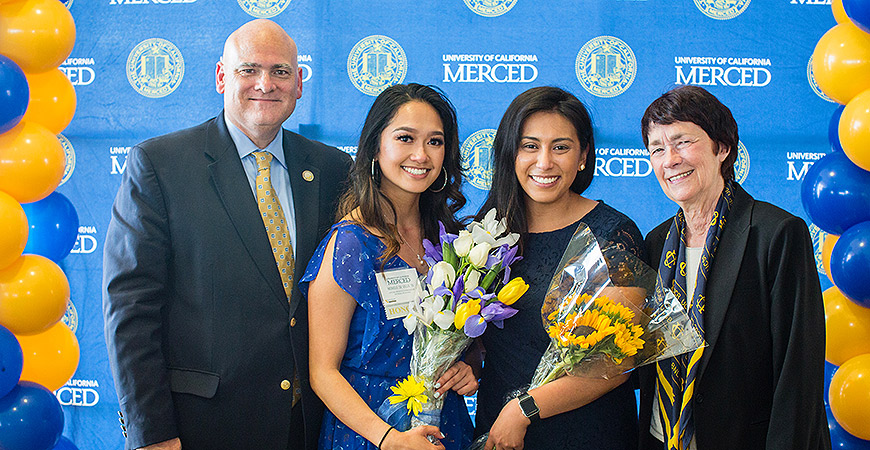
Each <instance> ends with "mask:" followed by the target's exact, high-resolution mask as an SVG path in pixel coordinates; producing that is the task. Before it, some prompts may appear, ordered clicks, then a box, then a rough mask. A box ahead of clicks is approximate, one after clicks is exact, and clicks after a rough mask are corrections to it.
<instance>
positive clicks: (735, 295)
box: [639, 183, 831, 450]
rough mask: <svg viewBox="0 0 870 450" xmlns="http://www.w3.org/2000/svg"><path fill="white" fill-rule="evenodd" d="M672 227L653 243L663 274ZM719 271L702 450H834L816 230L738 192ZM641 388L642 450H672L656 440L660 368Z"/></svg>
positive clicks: (706, 362) (712, 286) (709, 315)
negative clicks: (653, 425) (825, 391)
mask: <svg viewBox="0 0 870 450" xmlns="http://www.w3.org/2000/svg"><path fill="white" fill-rule="evenodd" d="M672 220H673V219H668V220H667V221H665V222H664V223H662V224H661V225H659V226H658V227H656V228H655V229H653V230H652V231H651V232H650V233H649V234H648V235H647V237H646V244H647V251H648V254H649V255H650V260H651V261H652V262H653V265H654V267H657V266H658V264H659V259H660V258H661V254H662V246H663V245H664V240H665V235H666V234H667V231H668V228H669V227H670V224H671V221H672ZM712 264H713V266H712V268H711V272H710V276H709V279H708V282H707V292H706V306H705V311H704V323H705V325H704V327H705V334H706V336H705V337H706V341H707V343H708V344H709V346H708V347H707V348H706V349H705V350H704V354H703V356H702V357H701V361H700V366H699V368H698V375H697V378H696V380H695V394H694V397H695V406H694V415H693V417H694V421H695V438H696V440H697V444H698V448H699V449H702V450H725V449H729V450H750V449H753V450H754V449H782V450H799V449H807V450H809V449H813V450H815V449H830V448H831V439H830V437H829V434H828V428H827V420H826V417H825V407H824V403H823V398H822V395H823V388H824V356H825V317H824V309H823V303H822V294H821V288H820V287H819V277H818V272H817V271H816V263H815V259H814V256H813V244H812V240H811V239H810V235H809V232H808V231H807V226H806V224H805V223H804V222H803V220H801V219H799V218H797V217H795V216H793V215H791V214H789V213H788V212H786V211H783V210H781V209H779V208H777V207H776V206H773V205H771V204H769V203H765V202H760V201H756V200H754V199H753V198H752V197H751V196H750V195H749V194H747V193H746V191H744V190H743V188H741V187H740V185H738V184H736V183H735V184H734V204H733V206H732V208H731V211H730V213H729V215H728V217H727V223H726V225H725V228H724V229H723V234H722V238H721V240H720V242H719V246H718V248H717V250H716V255H715V256H714V257H713V263H712ZM639 379H640V383H641V404H640V434H641V436H640V448H641V449H662V448H664V446H663V444H662V443H661V442H659V441H658V440H657V439H655V438H653V437H652V435H650V434H649V427H650V419H651V411H652V402H653V395H654V392H655V391H654V390H655V365H650V366H646V367H643V368H642V369H641V370H639ZM656 411H658V409H656Z"/></svg>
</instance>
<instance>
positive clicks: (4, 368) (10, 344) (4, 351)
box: [0, 325, 24, 397]
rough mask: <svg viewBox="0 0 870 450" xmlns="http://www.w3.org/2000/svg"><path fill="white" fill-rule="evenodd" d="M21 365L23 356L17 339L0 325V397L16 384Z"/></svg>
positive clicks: (19, 375)
mask: <svg viewBox="0 0 870 450" xmlns="http://www.w3.org/2000/svg"><path fill="white" fill-rule="evenodd" d="M23 364H24V354H23V353H22V352H21V345H20V344H19V343H18V339H16V338H15V335H14V334H12V332H11V331H9V330H7V329H6V327H4V326H2V325H0V397H3V396H4V395H6V394H8V393H9V392H10V391H11V390H12V389H14V388H15V385H17V384H18V379H19V378H21V367H22V365H23Z"/></svg>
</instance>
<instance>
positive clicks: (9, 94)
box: [0, 55, 30, 134]
mask: <svg viewBox="0 0 870 450" xmlns="http://www.w3.org/2000/svg"><path fill="white" fill-rule="evenodd" d="M29 101H30V88H29V87H28V86H27V78H26V77H25V76H24V71H23V70H21V68H20V67H18V64H15V61H12V60H11V59H9V58H7V57H6V56H3V55H0V134H2V133H5V132H7V131H9V130H11V129H12V128H13V127H14V126H15V125H18V122H21V118H22V117H24V111H26V110H27V103H28V102H29Z"/></svg>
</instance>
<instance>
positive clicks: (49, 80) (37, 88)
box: [21, 69, 76, 134]
mask: <svg viewBox="0 0 870 450" xmlns="http://www.w3.org/2000/svg"><path fill="white" fill-rule="evenodd" d="M25 75H26V76H27V85H28V86H29V87H30V102H29V103H27V111H26V112H25V113H24V118H22V119H21V120H23V121H26V122H33V123H38V124H40V125H42V126H44V127H45V128H48V131H51V132H52V133H54V134H60V132H61V131H63V129H64V128H66V126H67V125H69V123H70V121H71V120H72V118H73V114H74V113H75V111H76V90H75V88H74V87H73V85H72V83H71V82H70V81H69V78H67V77H66V75H64V73H63V72H61V71H60V69H53V70H49V71H48V72H42V73H35V74H31V73H28V74H25Z"/></svg>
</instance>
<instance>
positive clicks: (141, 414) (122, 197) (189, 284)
mask: <svg viewBox="0 0 870 450" xmlns="http://www.w3.org/2000/svg"><path fill="white" fill-rule="evenodd" d="M283 145H284V154H285V156H286V162H287V168H288V171H289V175H290V185H291V188H292V191H293V204H294V207H295V210H296V240H295V245H296V268H295V274H294V280H298V279H299V278H300V277H301V276H302V274H303V273H304V271H305V266H306V265H307V264H308V260H309V259H310V258H311V255H312V253H313V252H314V249H315V248H316V245H317V243H318V242H319V240H320V239H321V238H322V237H323V235H324V234H325V233H326V231H327V230H328V229H329V227H330V225H332V223H333V221H334V216H335V210H336V201H337V197H338V196H339V193H340V192H341V189H342V188H343V184H344V181H345V179H346V177H347V173H348V170H349V167H350V163H351V161H350V157H348V156H347V155H346V154H345V153H343V152H341V151H339V150H337V149H335V148H333V147H328V146H326V145H323V144H321V143H318V142H314V141H310V140H308V139H306V138H304V137H302V136H300V135H298V134H295V133H291V132H289V131H287V130H284V140H283ZM303 171H310V172H311V174H313V175H314V177H313V180H310V181H308V180H305V179H303ZM306 178H310V176H309V177H306ZM103 284H104V287H105V288H104V299H103V312H104V317H105V333H106V343H107V346H108V351H109V362H110V365H111V368H112V372H113V375H114V379H115V387H116V390H117V392H118V399H119V402H120V404H121V411H122V412H123V414H124V419H125V421H126V426H127V434H128V438H127V443H126V447H127V448H128V449H129V448H136V447H140V446H144V445H148V444H153V443H156V442H160V441H163V440H166V439H171V438H174V437H176V436H179V437H180V438H181V441H182V444H183V446H184V448H185V449H224V448H225V449H238V448H256V449H286V448H288V441H289V432H290V428H291V427H290V411H291V408H290V405H291V401H292V389H284V388H282V382H283V381H284V380H288V381H291V382H292V380H293V374H294V370H295V371H298V372H299V375H300V377H301V378H302V387H303V397H302V409H303V411H304V413H303V417H304V429H305V441H306V448H307V449H315V448H316V445H317V438H318V433H319V429H320V422H321V420H322V411H323V405H322V403H321V402H320V400H319V399H318V398H317V396H316V395H315V394H314V393H313V391H312V390H311V388H310V385H309V384H308V321H307V317H308V311H307V304H306V303H305V300H304V299H303V297H302V295H301V294H300V292H299V290H298V289H294V291H293V294H292V297H291V301H290V302H289V304H288V302H287V298H286V295H285V293H284V290H283V288H282V283H281V280H280V277H279V275H278V270H277V267H276V264H275V260H274V259H273V256H272V252H271V246H270V244H269V239H268V237H267V236H266V231H265V228H264V226H263V222H262V219H261V218H260V214H259V211H258V210H257V205H256V199H255V196H254V194H253V193H252V191H251V188H250V184H249V183H248V180H247V177H246V175H245V172H244V169H243V168H242V164H241V161H240V159H239V156H238V153H237V151H236V148H235V145H234V144H233V141H232V138H231V137H230V135H229V132H228V131H227V126H226V123H225V122H224V116H223V114H220V115H219V116H218V117H216V118H214V119H212V120H209V121H207V122H205V123H203V124H201V125H198V126H196V127H193V128H189V129H186V130H181V131H178V132H175V133H171V134H169V135H166V136H161V137H158V138H154V139H150V140H147V141H145V142H143V143H141V144H139V145H138V146H136V147H134V148H133V150H132V151H131V152H130V153H129V155H128V156H127V169H126V171H125V173H124V176H123V178H122V181H121V186H120V189H119V190H118V195H117V197H116V198H115V203H114V207H113V210H112V220H111V223H110V224H109V228H108V232H107V235H106V245H105V250H104V261H103ZM283 384H284V387H285V388H286V387H287V383H286V382H285V383H283Z"/></svg>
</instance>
